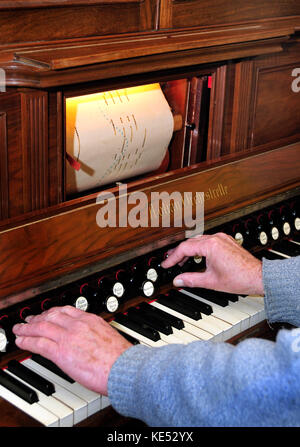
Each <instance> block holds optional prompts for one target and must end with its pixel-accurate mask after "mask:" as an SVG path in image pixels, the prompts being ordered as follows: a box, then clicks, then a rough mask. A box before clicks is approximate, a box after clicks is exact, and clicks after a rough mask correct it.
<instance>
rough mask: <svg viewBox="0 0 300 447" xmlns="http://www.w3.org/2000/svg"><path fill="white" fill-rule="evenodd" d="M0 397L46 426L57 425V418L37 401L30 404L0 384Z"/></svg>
mask: <svg viewBox="0 0 300 447" xmlns="http://www.w3.org/2000/svg"><path fill="white" fill-rule="evenodd" d="M0 397H2V398H3V399H5V400H7V401H8V402H10V403H11V404H12V405H14V406H15V407H17V408H18V409H19V410H21V411H24V413H26V414H28V416H31V417H32V418H33V419H35V420H36V421H38V422H40V423H41V424H43V425H45V426H46V427H59V419H58V417H57V416H56V415H55V414H53V413H51V412H50V411H48V410H46V409H45V408H44V407H42V406H41V405H39V404H38V403H34V404H31V405H30V404H29V403H27V402H25V400H23V399H21V398H20V397H19V396H16V395H15V394H14V393H12V392H11V391H9V390H8V389H6V388H5V387H4V386H2V385H0Z"/></svg>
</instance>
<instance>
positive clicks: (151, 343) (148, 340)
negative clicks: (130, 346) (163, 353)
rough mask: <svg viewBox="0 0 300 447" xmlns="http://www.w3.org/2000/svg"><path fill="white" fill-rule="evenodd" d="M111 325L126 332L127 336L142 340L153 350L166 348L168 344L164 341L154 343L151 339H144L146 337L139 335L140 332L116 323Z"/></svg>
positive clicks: (113, 322) (112, 322)
mask: <svg viewBox="0 0 300 447" xmlns="http://www.w3.org/2000/svg"><path fill="white" fill-rule="evenodd" d="M110 325H111V326H113V327H115V328H116V329H118V330H119V331H121V332H124V333H125V334H128V335H131V336H132V337H134V338H136V339H137V340H140V341H141V342H143V343H145V344H146V345H148V346H151V347H153V348H159V347H161V346H166V345H167V343H166V342H165V341H163V340H158V341H153V340H150V338H147V337H144V335H142V334H139V333H138V332H135V331H133V330H132V329H130V328H128V327H126V326H123V324H120V323H117V322H116V321H111V322H110Z"/></svg>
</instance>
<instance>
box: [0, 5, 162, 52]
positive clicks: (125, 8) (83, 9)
mask: <svg viewBox="0 0 300 447" xmlns="http://www.w3.org/2000/svg"><path fill="white" fill-rule="evenodd" d="M64 3H65V2H61V4H60V5H57V6H56V7H54V6H53V7H48V8H44V7H41V6H40V7H38V6H39V5H38V6H37V7H35V8H30V9H27V8H26V9H22V8H17V9H14V10H9V9H8V10H4V11H1V14H0V28H1V36H0V46H1V45H7V44H15V43H18V44H21V43H22V42H23V43H25V42H42V41H54V40H61V39H71V38H80V37H90V36H100V35H107V34H121V33H131V32H138V31H147V30H151V29H153V28H154V26H155V17H156V1H153V0H144V1H140V0H130V1H126V2H124V1H114V2H107V3H106V2H94V3H98V4H89V5H88V7H87V6H85V5H84V4H83V2H81V5H80V4H79V5H76V4H75V5H74V4H72V3H71V2H69V4H65V5H64ZM0 7H1V5H0Z"/></svg>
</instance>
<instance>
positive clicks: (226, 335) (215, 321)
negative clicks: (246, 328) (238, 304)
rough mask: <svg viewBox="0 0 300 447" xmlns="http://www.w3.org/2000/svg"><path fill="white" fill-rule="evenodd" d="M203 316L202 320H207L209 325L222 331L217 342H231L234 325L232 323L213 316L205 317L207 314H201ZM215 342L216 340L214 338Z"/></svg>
mask: <svg viewBox="0 0 300 447" xmlns="http://www.w3.org/2000/svg"><path fill="white" fill-rule="evenodd" d="M201 315H202V320H203V321H205V320H207V321H208V322H209V324H212V325H213V326H214V327H216V328H217V330H219V331H220V333H219V335H218V336H217V338H216V341H219V338H220V341H226V340H229V339H230V338H231V337H232V336H233V335H232V332H233V329H232V327H233V326H232V325H231V324H230V323H227V322H226V321H223V320H220V318H217V317H215V316H214V315H213V314H211V315H205V314H201ZM214 341H215V338H214Z"/></svg>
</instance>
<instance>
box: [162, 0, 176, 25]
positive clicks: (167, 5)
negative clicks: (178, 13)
mask: <svg viewBox="0 0 300 447" xmlns="http://www.w3.org/2000/svg"><path fill="white" fill-rule="evenodd" d="M172 3H173V2H172V0H160V16H159V29H169V28H172V18H173V10H172V6H173V5H172Z"/></svg>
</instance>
